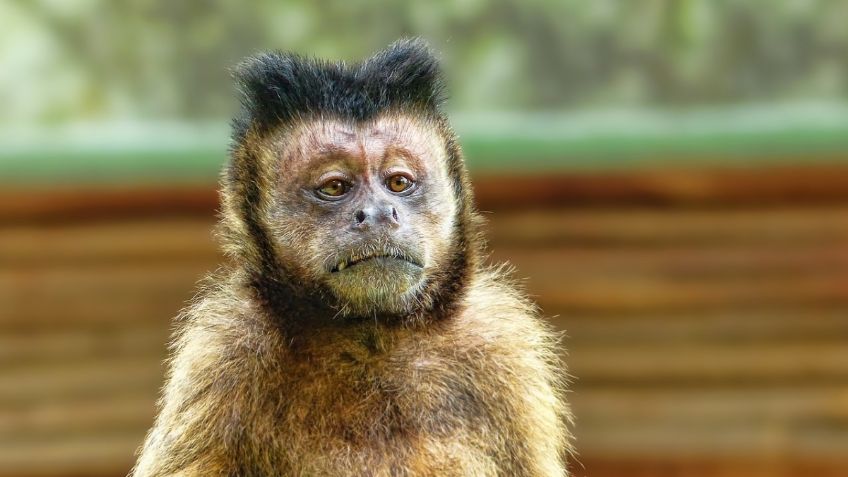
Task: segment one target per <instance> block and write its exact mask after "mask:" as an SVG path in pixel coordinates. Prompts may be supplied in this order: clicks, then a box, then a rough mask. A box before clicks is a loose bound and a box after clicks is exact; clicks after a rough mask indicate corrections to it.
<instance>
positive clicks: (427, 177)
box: [223, 40, 476, 316]
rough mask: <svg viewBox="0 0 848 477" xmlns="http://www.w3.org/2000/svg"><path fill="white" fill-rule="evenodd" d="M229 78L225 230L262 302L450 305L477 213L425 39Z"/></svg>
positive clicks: (268, 66) (255, 63)
mask: <svg viewBox="0 0 848 477" xmlns="http://www.w3.org/2000/svg"><path fill="white" fill-rule="evenodd" d="M236 76H237V80H238V82H239V85H240V89H241V91H242V93H243V105H244V108H243V112H242V114H241V115H240V116H239V117H237V118H236V120H235V121H234V141H233V142H234V145H233V151H232V161H231V163H230V165H229V167H228V169H227V170H226V172H225V175H224V184H223V185H224V187H223V196H224V214H223V218H224V232H225V237H226V238H227V240H226V242H227V249H228V250H229V251H230V252H232V253H233V254H234V255H235V256H236V257H237V258H238V259H239V260H241V261H242V262H243V263H245V264H246V268H247V269H248V271H249V272H250V273H251V275H252V276H253V277H254V280H255V281H256V282H257V283H258V284H259V285H260V286H259V287H258V288H259V289H260V291H262V292H263V293H265V294H266V295H269V296H266V298H267V299H268V301H271V302H277V303H283V304H286V303H288V304H289V305H293V304H294V302H297V301H304V300H306V301H309V302H310V303H312V304H313V305H315V306H322V305H323V306H326V308H327V309H328V311H331V312H332V313H333V314H334V315H343V316H370V315H403V316H412V315H421V314H422V312H428V311H433V310H435V311H440V310H442V311H444V310H445V308H447V307H449V306H451V305H452V304H453V303H454V302H455V301H456V298H457V296H458V295H459V294H460V293H461V292H462V288H463V286H464V281H465V279H466V276H467V272H468V269H469V267H470V266H472V264H473V262H474V260H475V255H476V254H475V251H474V249H473V247H471V246H470V245H469V243H472V240H470V234H471V233H473V232H472V230H473V226H474V225H473V222H474V221H475V214H474V212H473V210H472V205H471V203H472V198H471V192H470V187H469V185H468V178H467V172H466V170H465V166H464V162H463V160H462V157H461V153H460V151H459V147H458V145H457V142H456V139H455V136H454V134H453V132H452V130H451V129H450V127H449V126H448V123H447V120H446V118H445V117H444V115H443V114H442V113H441V111H440V109H439V106H440V103H441V98H442V94H441V92H442V86H441V80H440V75H439V69H438V64H437V61H436V59H435V58H434V56H433V55H432V53H431V52H430V51H429V49H428V48H427V47H426V45H425V44H424V43H422V42H420V41H416V40H407V41H401V42H398V43H395V44H393V45H391V46H390V47H389V48H388V49H386V50H384V51H382V52H380V53H378V54H376V55H375V56H374V57H372V58H370V59H368V60H366V61H364V62H362V63H360V64H356V65H353V66H347V65H344V64H342V63H329V62H321V61H316V60H311V59H306V58H302V57H298V56H296V55H292V54H286V53H279V52H277V53H266V54H263V55H260V56H257V57H255V58H252V59H251V60H248V62H246V63H244V64H243V65H242V66H241V67H240V68H239V70H238V72H237V75H236ZM290 308H291V306H290Z"/></svg>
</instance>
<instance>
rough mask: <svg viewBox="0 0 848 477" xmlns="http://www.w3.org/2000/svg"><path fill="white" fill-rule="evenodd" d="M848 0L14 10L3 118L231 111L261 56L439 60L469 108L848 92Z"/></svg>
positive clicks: (0, 39) (85, 1)
mask: <svg viewBox="0 0 848 477" xmlns="http://www.w3.org/2000/svg"><path fill="white" fill-rule="evenodd" d="M846 18H848V0H632V1H627V2H622V1H618V0H457V1H447V0H435V1H431V2H393V1H389V0H379V1H373V0H368V1H366V0H311V1H309V0H288V1H279V0H256V1H252V2H231V1H224V0H205V1H200V0H197V1H191V2H176V1H167V0H122V1H120V2H114V1H108V0H7V1H6V2H3V3H0V103H2V104H3V105H4V107H3V108H2V109H0V123H7V124H8V123H12V122H15V123H21V122H23V123H31V122H56V121H59V122H65V121H71V120H104V119H113V118H139V119H151V118H184V119H202V118H215V119H217V118H221V117H226V116H228V115H229V114H230V112H231V111H232V109H233V107H234V105H233V95H232V92H231V85H230V79H229V75H228V72H227V70H228V68H229V67H231V66H232V65H233V64H234V63H235V62H237V61H238V60H239V59H240V58H242V57H244V56H245V55H248V54H250V53H252V52H255V51H257V50H261V49H268V48H280V49H286V50H294V51H297V52H301V53H305V54H313V55H317V56H326V57H333V58H341V59H347V60H354V59H356V58H361V57H362V56H364V55H367V54H368V53H369V52H371V51H373V50H375V49H377V48H380V47H381V46H384V45H385V44H387V43H389V42H391V41H392V40H394V39H396V38H398V37H401V36H410V35H420V36H424V37H425V38H427V39H429V40H430V41H431V43H432V44H433V45H434V47H435V48H436V49H437V50H439V51H441V52H443V55H444V60H445V62H446V63H447V64H448V67H447V71H448V74H449V81H450V83H451V91H452V93H453V97H454V100H453V101H452V103H451V106H452V107H453V108H455V109H462V110H472V111H481V110H505V109H506V110H516V109H521V110H551V109H554V110H559V109H563V108H593V107H644V106H661V107H678V106H688V105H703V104H722V103H729V102H764V101H779V100H828V101H829V100H833V101H837V100H838V101H842V100H844V99H845V98H846V95H848V28H845V19H846Z"/></svg>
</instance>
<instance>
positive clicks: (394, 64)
mask: <svg viewBox="0 0 848 477" xmlns="http://www.w3.org/2000/svg"><path fill="white" fill-rule="evenodd" d="M234 77H235V80H236V84H237V87H238V89H239V91H240V92H241V96H242V97H241V102H242V111H241V113H240V114H239V116H237V117H236V118H235V119H234V121H233V139H234V141H235V142H236V143H238V142H241V140H242V138H243V137H244V135H245V133H246V132H247V130H248V129H249V128H251V127H255V128H257V130H258V131H259V132H260V133H264V132H267V131H268V130H270V129H271V128H274V127H275V126H278V125H280V124H284V123H286V122H288V121H291V120H293V119H296V118H298V117H303V116H309V115H313V114H321V115H332V116H337V117H341V118H344V119H351V120H354V121H363V120H367V119H369V118H371V117H374V116H375V115H376V114H378V113H379V112H381V111H385V110H387V109H393V108H397V109H406V108H411V109H413V110H415V111H421V112H432V113H436V114H438V111H439V106H440V105H441V103H442V101H443V99H444V96H443V91H444V88H443V83H442V78H441V70H440V68H439V62H438V60H437V59H436V57H435V55H434V54H433V52H432V51H431V50H430V48H429V46H428V45H427V43H426V42H425V41H423V40H421V39H418V38H415V39H405V40H399V41H396V42H395V43H392V44H391V45H389V47H387V48H386V49H385V50H383V51H380V52H378V53H376V54H375V55H374V56H372V57H371V58H369V59H367V60H365V61H363V62H361V63H357V64H354V65H350V66H348V65H346V64H344V63H342V62H330V61H324V60H318V59H313V58H307V57H303V56H299V55H296V54H293V53H285V52H280V51H275V52H267V53H262V54H259V55H257V56H254V57H251V58H249V59H248V60H246V61H245V62H243V63H241V64H240V65H239V66H238V67H237V68H236V70H235V73H234Z"/></svg>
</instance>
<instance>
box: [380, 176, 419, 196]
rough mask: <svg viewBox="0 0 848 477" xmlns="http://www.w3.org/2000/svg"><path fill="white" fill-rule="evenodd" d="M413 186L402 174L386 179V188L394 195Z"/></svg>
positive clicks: (410, 180)
mask: <svg viewBox="0 0 848 477" xmlns="http://www.w3.org/2000/svg"><path fill="white" fill-rule="evenodd" d="M413 184H414V182H412V179H410V178H409V177H407V176H405V175H403V174H395V175H393V176H391V177H389V178H388V179H386V187H388V188H389V190H390V191H392V192H394V193H396V194H399V193H401V192H405V191H407V190H409V188H410V187H412V185H413Z"/></svg>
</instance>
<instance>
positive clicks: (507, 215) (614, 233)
mask: <svg viewBox="0 0 848 477" xmlns="http://www.w3.org/2000/svg"><path fill="white" fill-rule="evenodd" d="M476 187H477V191H478V199H479V203H480V208H481V209H482V210H484V211H487V214H486V217H487V218H488V219H489V237H490V245H491V249H492V252H493V253H492V257H493V260H496V261H502V260H509V261H510V262H512V263H513V264H514V265H516V266H517V268H518V275H519V276H521V277H527V281H526V283H527V287H528V289H529V290H530V292H531V293H532V294H533V295H534V296H535V297H536V298H537V300H538V301H539V303H540V304H541V305H542V307H543V309H544V311H545V313H546V315H547V316H548V317H550V319H551V320H552V321H553V323H555V325H556V326H557V327H559V328H561V329H564V330H566V331H567V333H568V336H567V338H566V340H565V342H564V344H565V346H566V347H567V349H568V355H567V357H566V359H567V362H568V363H569V365H570V368H571V373H572V374H573V375H574V376H575V380H574V383H573V386H572V389H573V391H572V392H571V393H570V395H569V398H570V400H571V402H572V403H573V407H574V411H575V413H576V415H577V427H576V429H575V432H576V435H577V438H578V440H577V447H578V449H579V452H580V455H579V457H578V459H577V460H576V461H575V462H574V463H573V465H572V467H573V469H574V474H575V475H578V476H584V475H589V476H592V477H606V476H610V477H613V476H623V475H627V476H669V477H671V476H728V477H729V476H733V477H737V476H738V477H742V476H747V477H759V476H762V477H765V476H769V477H774V476H777V477H782V476H784V477H790V476H799V477H800V476H810V475H815V476H817V477H826V476H844V475H848V168H846V167H836V166H834V167H816V168H803V167H797V168H792V169H785V168H783V169H757V170H745V169H733V170H730V169H722V170H701V171H667V172H662V173H658V172H650V171H649V172H631V173H626V174H625V173H621V174H605V175H586V174H582V175H564V174H560V175H554V176H538V177H506V176H488V177H478V178H476ZM215 207H216V197H215V193H214V191H213V190H211V189H210V188H208V187H188V186H186V187H175V186H174V187H154V188H113V189H102V188H101V189H88V190H82V189H73V190H71V189H68V190H57V189H52V190H41V191H39V190H31V189H20V190H17V191H16V190H14V189H6V190H4V191H2V192H0V477H7V476H8V477H11V476H16V477H20V476H36V475H38V476H56V477H59V476H104V477H105V476H120V475H123V474H124V473H125V472H126V471H127V470H128V469H129V467H130V465H131V463H132V461H133V455H132V454H133V451H134V449H135V448H136V447H137V446H138V445H139V444H140V443H141V440H142V438H143V435H144V432H145V431H146V429H147V428H148V427H149V425H150V424H151V422H152V418H153V414H154V410H153V402H154V400H155V397H156V393H157V389H158V387H159V386H160V384H161V381H162V372H163V367H162V364H161V362H162V359H163V358H164V356H165V347H166V341H167V336H168V332H169V326H170V319H171V317H172V316H173V315H174V314H175V313H176V312H177V310H179V308H180V307H181V306H182V304H183V303H184V302H185V300H186V299H188V298H189V297H190V296H191V295H192V292H193V287H194V284H195V282H196V281H197V280H198V279H199V278H200V277H201V276H202V275H203V274H204V273H205V272H206V271H209V270H211V269H212V268H214V267H215V264H216V263H217V262H218V261H219V260H220V256H219V253H218V250H217V248H216V245H215V243H214V241H213V239H212V236H211V227H212V225H213V222H214V217H213V211H214V209H215Z"/></svg>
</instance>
